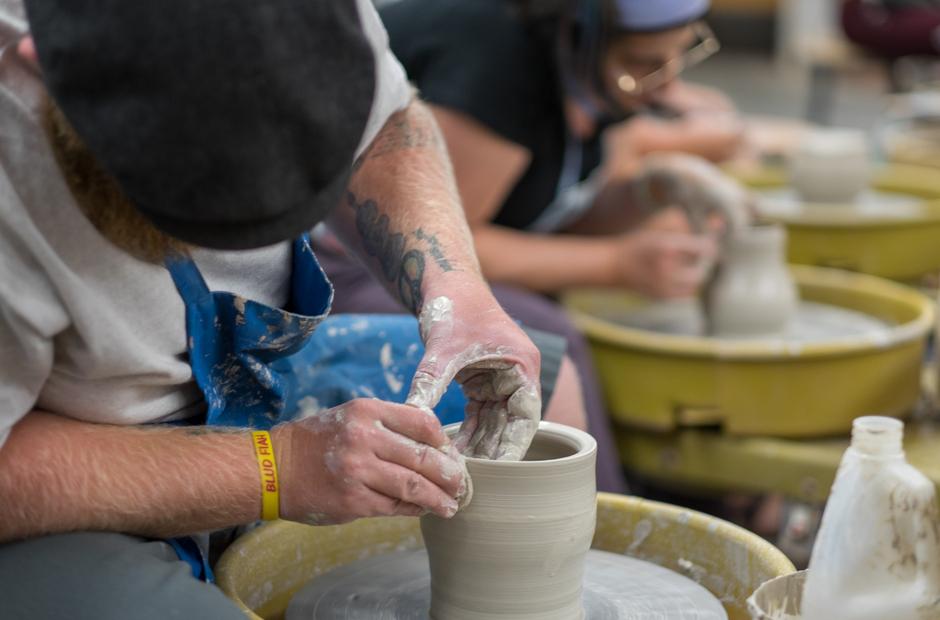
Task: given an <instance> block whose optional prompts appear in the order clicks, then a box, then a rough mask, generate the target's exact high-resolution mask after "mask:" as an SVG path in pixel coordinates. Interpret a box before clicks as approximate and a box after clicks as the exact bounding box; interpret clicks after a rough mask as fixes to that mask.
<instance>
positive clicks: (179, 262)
mask: <svg viewBox="0 0 940 620" xmlns="http://www.w3.org/2000/svg"><path fill="white" fill-rule="evenodd" d="M166 267H167V270H168V271H169V272H170V275H171V276H172V278H173V282H174V284H175V285H176V289H177V291H179V294H180V297H181V298H182V300H183V304H184V306H185V308H186V332H187V348H188V352H189V363H190V366H191V367H192V371H193V377H194V379H195V380H196V383H197V385H198V386H199V388H200V390H202V393H203V395H204V396H205V400H206V404H207V411H206V417H205V424H208V425H224V426H236V427H246V428H256V429H269V428H270V427H271V426H273V425H274V424H277V423H279V422H286V421H289V420H291V419H293V418H295V417H296V416H297V415H298V414H304V415H309V414H311V413H314V412H315V411H317V410H319V409H327V408H331V407H335V406H337V405H340V404H342V403H345V402H348V401H349V400H352V399H354V398H378V399H380V400H386V401H391V402H397V403H403V402H404V401H405V399H406V398H407V396H408V388H409V387H410V384H411V379H412V377H413V376H414V373H415V370H416V369H417V366H418V363H419V362H420V360H421V357H422V356H423V355H424V345H423V344H422V342H421V338H420V335H419V333H418V324H417V321H416V320H415V319H414V318H412V317H407V316H403V315H341V316H338V317H332V318H330V319H327V314H328V313H329V311H330V306H331V305H332V301H333V286H332V285H331V284H330V282H329V280H328V279H327V277H326V274H325V273H324V272H323V270H322V269H321V268H320V265H319V263H318V262H317V259H316V256H314V253H313V249H312V248H311V246H310V238H309V236H308V235H304V236H302V237H301V238H299V239H297V240H296V241H295V242H294V244H293V256H292V271H291V282H290V300H289V302H288V304H287V308H286V309H283V310H281V309H278V308H272V307H270V306H266V305H264V304H261V303H258V302H255V301H252V300H250V299H245V298H244V297H240V296H238V295H235V294H233V293H228V292H221V291H210V290H209V287H208V286H207V285H206V282H205V280H204V279H203V277H202V274H201V273H200V272H199V269H198V267H197V266H196V264H195V263H194V262H193V260H192V259H191V258H189V257H187V256H182V255H179V256H173V257H171V258H169V259H167V261H166ZM321 324H322V326H321ZM318 326H319V327H320V329H317V328H318ZM465 405H466V400H465V398H464V396H463V394H462V393H461V391H460V388H459V387H458V386H457V385H456V384H453V385H451V386H450V388H449V389H448V390H447V393H446V394H445V395H444V398H442V399H441V402H440V403H439V404H438V406H437V407H435V413H437V415H438V417H439V418H440V420H441V422H442V423H444V424H447V423H450V422H457V421H460V420H462V419H463V412H464V407H465ZM170 543H171V544H173V546H174V547H175V548H176V550H177V553H178V554H179V555H180V557H181V558H182V559H184V560H186V561H188V562H189V563H190V565H191V566H192V567H193V573H194V575H195V576H197V577H201V578H205V579H207V580H210V581H211V578H212V576H211V570H210V569H209V566H208V563H207V562H206V560H205V557H206V554H205V553H202V554H200V556H201V557H196V554H195V553H194V548H195V550H196V551H199V550H200V549H199V547H198V545H195V544H194V541H193V539H192V538H188V537H187V538H183V539H176V540H173V541H170ZM203 551H204V550H203Z"/></svg>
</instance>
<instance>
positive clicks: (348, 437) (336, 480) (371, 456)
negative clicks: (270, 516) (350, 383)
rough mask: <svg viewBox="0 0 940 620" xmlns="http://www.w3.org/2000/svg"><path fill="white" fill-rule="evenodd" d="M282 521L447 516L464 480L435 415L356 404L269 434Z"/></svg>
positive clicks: (363, 401)
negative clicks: (274, 460) (279, 485)
mask: <svg viewBox="0 0 940 620" xmlns="http://www.w3.org/2000/svg"><path fill="white" fill-rule="evenodd" d="M271 434H272V440H273V442H274V450H275V456H276V458H277V465H278V475H279V477H280V480H281V495H280V511H281V517H282V518H284V519H288V520H291V521H299V522H302V523H310V524H327V523H343V522H346V521H351V520H353V519H357V518H359V517H372V516H387V515H407V516H418V515H421V514H424V513H426V512H433V513H434V514H436V515H438V516H440V517H444V518H449V517H452V516H453V515H454V514H455V513H456V512H457V507H458V503H459V502H460V501H461V500H462V499H463V497H464V496H465V495H467V492H468V487H467V485H468V484H469V477H468V476H467V473H466V467H465V465H464V462H463V457H461V456H460V455H459V454H458V453H456V451H455V450H454V449H453V446H451V445H450V442H449V441H448V440H447V438H446V436H445V435H444V432H443V430H442V429H441V425H440V423H439V422H438V421H437V418H435V417H434V416H429V415H426V414H425V413H424V412H421V411H416V410H415V409H414V408H413V407H406V406H404V405H399V404H394V403H388V402H383V401H380V400H376V399H358V400H353V401H350V402H348V403H346V404H344V405H341V406H339V407H335V408H333V409H328V410H324V411H320V412H317V413H316V414H314V415H312V416H309V417H306V418H303V419H300V420H296V421H293V422H288V423H286V424H281V425H278V426H276V427H274V429H272V433H271Z"/></svg>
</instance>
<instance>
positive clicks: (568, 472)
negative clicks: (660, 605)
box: [421, 422, 597, 620]
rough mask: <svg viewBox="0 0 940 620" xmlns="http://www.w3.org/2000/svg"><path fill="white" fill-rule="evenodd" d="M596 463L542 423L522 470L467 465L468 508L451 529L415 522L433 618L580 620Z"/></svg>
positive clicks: (589, 444)
mask: <svg viewBox="0 0 940 620" xmlns="http://www.w3.org/2000/svg"><path fill="white" fill-rule="evenodd" d="M448 430H450V431H455V430H456V427H449V428H448ZM596 455H597V443H596V442H595V441H594V439H593V438H592V437H591V436H590V435H588V434H587V433H584V432H582V431H579V430H577V429H573V428H570V427H567V426H562V425H560V424H553V423H551V422H541V423H540V424H539V430H538V433H537V434H536V436H535V439H534V440H533V442H532V446H531V447H530V448H529V452H528V454H527V455H526V459H525V460H524V461H489V460H485V459H474V458H468V459H467V469H468V471H469V472H470V477H471V478H472V480H473V499H472V501H471V502H470V505H469V506H467V507H466V508H463V509H462V510H460V512H458V513H457V515H456V516H454V517H453V518H452V519H449V520H445V519H440V518H438V517H435V516H433V515H429V516H425V517H422V519H421V531H422V533H423V534H424V542H425V545H426V546H427V549H428V557H429V561H430V568H431V614H430V615H431V618H433V619H434V620H465V619H466V620H470V619H473V620H480V619H482V618H487V619H493V620H497V619H498V620H572V619H577V618H581V617H583V613H582V608H581V582H582V579H583V576H584V560H585V556H586V555H587V552H588V549H589V548H590V546H591V540H592V538H593V537H594V524H595V519H596V510H597V509H596V498H595V496H596V486H595V474H594V464H595V459H596Z"/></svg>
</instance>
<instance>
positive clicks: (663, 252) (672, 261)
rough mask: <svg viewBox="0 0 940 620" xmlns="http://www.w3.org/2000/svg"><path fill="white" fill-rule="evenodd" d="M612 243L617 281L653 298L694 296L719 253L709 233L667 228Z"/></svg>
mask: <svg viewBox="0 0 940 620" xmlns="http://www.w3.org/2000/svg"><path fill="white" fill-rule="evenodd" d="M615 243H616V244H617V251H616V253H615V256H616V259H615V260H616V264H615V265H614V270H615V272H616V273H617V277H618V278H619V281H620V283H621V284H622V285H623V286H625V287H627V288H630V289H631V290H634V291H636V292H638V293H641V294H643V295H646V296H647V297H652V298H656V299H669V298H678V297H691V296H693V295H695V293H696V292H697V291H698V290H699V288H700V287H701V286H702V284H703V282H704V281H705V278H706V277H707V275H708V273H709V272H710V270H711V267H712V265H713V264H714V260H715V257H716V255H717V252H718V250H717V244H716V243H715V241H714V239H713V238H711V237H709V236H705V235H694V234H690V233H687V232H675V231H669V230H657V229H641V230H638V231H635V232H631V233H628V234H625V235H622V236H620V237H618V238H617V239H616V240H615Z"/></svg>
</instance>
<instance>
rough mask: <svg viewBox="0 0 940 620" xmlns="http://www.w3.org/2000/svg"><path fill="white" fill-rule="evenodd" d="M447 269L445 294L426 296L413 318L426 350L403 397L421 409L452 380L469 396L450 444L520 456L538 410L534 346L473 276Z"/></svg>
mask: <svg viewBox="0 0 940 620" xmlns="http://www.w3.org/2000/svg"><path fill="white" fill-rule="evenodd" d="M447 276H448V286H447V289H446V294H438V295H429V296H428V297H427V299H426V300H425V303H424V306H423V309H422V311H421V316H420V317H419V321H420V325H421V337H422V339H423V340H424V343H425V346H426V352H425V355H424V358H423V359H422V360H421V363H420V364H419V365H418V370H417V372H416V373H415V378H414V381H413V382H412V385H411V390H410V392H409V395H408V400H407V403H408V404H409V405H412V406H414V407H418V408H421V409H425V410H428V409H430V408H432V407H434V405H436V404H437V402H438V401H439V400H440V398H441V396H442V395H443V394H444V391H445V390H446V389H447V386H448V385H449V384H450V382H451V381H452V380H454V379H456V380H457V382H458V383H460V385H461V387H462V388H463V392H464V394H465V395H466V397H467V400H468V404H467V409H466V415H465V418H464V422H463V424H462V425H461V427H460V431H459V432H458V433H457V435H456V437H455V439H454V445H455V446H456V448H457V449H458V450H459V451H460V452H461V453H463V454H465V455H466V456H474V457H478V458H487V459H499V460H520V459H522V457H524V456H525V453H526V451H527V450H528V448H529V444H530V443H531V442H532V438H533V437H534V436H535V432H536V431H537V430H538V423H539V419H540V416H541V402H542V401H541V388H540V384H539V368H540V356H539V352H538V349H537V348H536V346H535V345H534V344H533V343H532V341H531V340H530V339H529V337H528V336H526V334H525V332H523V331H522V330H521V329H520V328H519V326H518V325H516V323H515V322H514V321H513V320H512V319H510V318H509V316H508V315H507V314H506V313H505V312H504V311H503V309H502V308H501V307H500V306H499V304H498V303H497V302H496V300H495V299H494V298H493V295H492V293H491V292H490V290H489V287H487V286H486V284H485V283H484V282H483V281H482V280H481V279H480V278H479V276H476V275H471V274H466V273H462V272H452V273H449V274H447ZM439 292H440V293H445V291H439Z"/></svg>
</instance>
